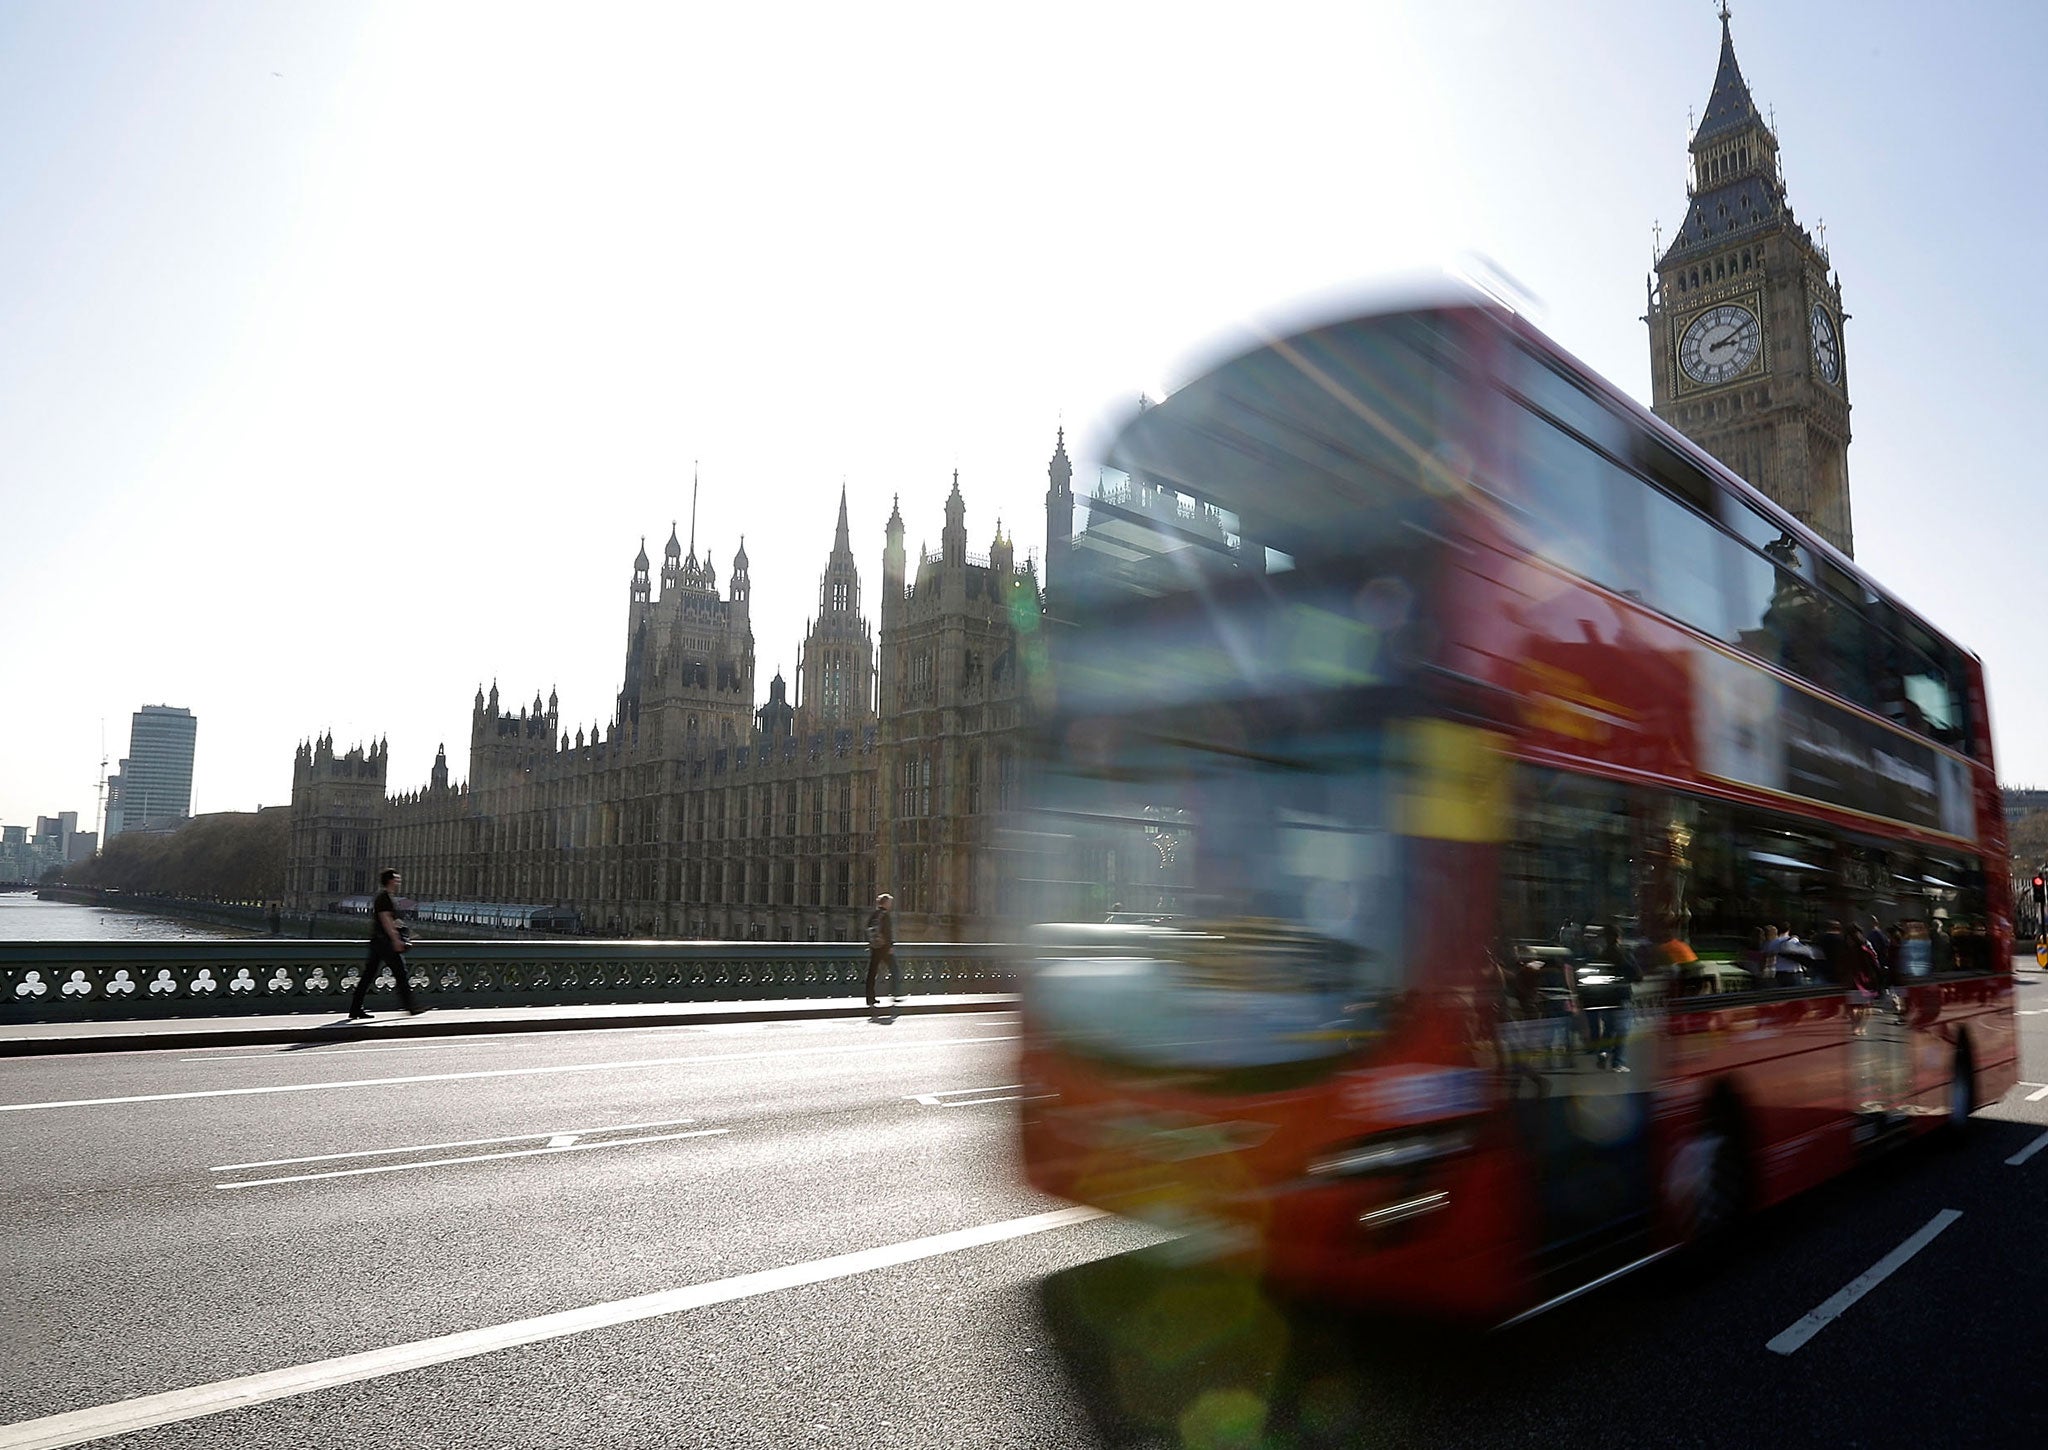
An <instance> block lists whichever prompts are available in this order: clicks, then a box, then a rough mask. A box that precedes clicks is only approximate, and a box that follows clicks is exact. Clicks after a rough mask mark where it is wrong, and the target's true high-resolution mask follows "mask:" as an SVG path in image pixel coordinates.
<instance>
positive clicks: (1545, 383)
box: [1508, 352, 1634, 458]
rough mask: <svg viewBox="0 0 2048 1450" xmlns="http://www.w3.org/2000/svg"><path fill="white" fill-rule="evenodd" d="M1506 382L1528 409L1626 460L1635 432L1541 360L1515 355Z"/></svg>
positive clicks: (1582, 389) (1600, 403) (1526, 355)
mask: <svg viewBox="0 0 2048 1450" xmlns="http://www.w3.org/2000/svg"><path fill="white" fill-rule="evenodd" d="M1511 366H1512V372H1511V373H1510V375H1509V377H1508V382H1509V384H1510V386H1512V387H1513V388H1514V389H1515V390H1516V391H1517V392H1519V393H1520V394H1521V395H1522V396H1523V397H1524V398H1526V399H1528V401H1529V404H1530V406H1532V407H1534V408H1535V409H1537V410H1538V411H1539V412H1542V413H1546V414H1548V415H1549V416H1550V417H1552V418H1554V419H1556V420H1557V421H1558V422H1560V423H1562V424H1563V425H1564V426H1565V427H1567V428H1569V429H1571V430H1572V431H1573V432H1575V433H1577V434H1578V435H1579V436H1580V437H1582V438H1584V439H1586V440H1587V441H1588V442H1590V443H1592V444H1594V445H1595V446H1597V447H1600V448H1604V449H1606V450H1607V451H1608V452H1610V453H1612V454H1614V455H1615V456H1616V457H1623V458H1625V457H1627V456H1628V454H1627V450H1628V447H1629V439H1630V437H1631V435H1632V434H1633V432H1634V430H1633V429H1632V428H1631V427H1630V426H1629V425H1628V423H1627V422H1626V421H1625V420H1624V419H1622V418H1620V417H1618V416H1616V415H1615V414H1614V413H1613V412H1612V411H1611V410H1609V409H1608V407H1607V405H1606V404H1604V403H1602V402H1600V401H1599V400H1598V399H1596V398H1594V397H1593V396H1592V395H1591V394H1589V393H1587V392H1586V390H1585V389H1584V388H1581V387H1580V386H1579V385H1578V384H1577V383H1575V382H1573V381H1572V380H1571V379H1570V378H1567V377H1566V376H1565V375H1564V374H1562V373H1560V372H1558V371H1557V370H1556V369H1555V368H1553V367H1551V366H1550V365H1549V364H1548V363H1545V362H1544V361H1543V360H1542V359H1540V358H1537V357H1533V356H1531V355H1530V354H1528V353H1525V352H1517V353H1515V354H1514V361H1513V363H1512V364H1511Z"/></svg>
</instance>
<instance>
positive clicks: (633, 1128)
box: [207, 1118, 697, 1173]
mask: <svg viewBox="0 0 2048 1450" xmlns="http://www.w3.org/2000/svg"><path fill="white" fill-rule="evenodd" d="M696 1121H697V1120H696V1119H695V1118H664V1119H662V1120H661V1121H660V1122H658V1123H607V1124H606V1125H605V1126H604V1127H602V1128H555V1129H551V1130H550V1131H548V1132H546V1133H513V1134H511V1135H510V1136H508V1137H504V1138H456V1139H453V1140H451V1141H449V1142H446V1143H407V1144H405V1145H403V1146H402V1147H397V1148H356V1149H353V1150H351V1151H350V1152H347V1153H312V1154H308V1155H307V1156H306V1157H304V1158H262V1159H258V1160H257V1161H256V1162H254V1163H223V1164H221V1165H220V1166H219V1167H216V1168H211V1169H208V1170H207V1171H208V1172H211V1173H232V1172H233V1171H235V1170H236V1169H238V1168H286V1167H289V1166H290V1165H292V1164H294V1163H332V1162H333V1161H334V1160H335V1159H337V1158H381V1157H389V1156H390V1155H391V1154H393V1153H433V1152H437V1151H439V1150H440V1149H442V1148H487V1147H489V1146H490V1145H491V1144H493V1143H526V1142H530V1141H532V1140H533V1139H535V1138H551V1137H555V1136H557V1135H566V1136H568V1137H571V1138H588V1137H589V1136H590V1135H591V1134H593V1133H637V1132H639V1131H640V1130H641V1129H643V1128H680V1127H682V1126H683V1124H685V1123H694V1122H696Z"/></svg>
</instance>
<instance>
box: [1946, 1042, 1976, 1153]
mask: <svg viewBox="0 0 2048 1450" xmlns="http://www.w3.org/2000/svg"><path fill="white" fill-rule="evenodd" d="M1976 1109H1977V1061H1976V1056H1975V1054H1973V1053H1972V1052H1971V1051H1970V1039H1969V1038H1967V1037H1961V1038H1958V1039H1957V1040H1956V1058H1955V1066H1954V1068H1953V1070H1952V1072H1951V1075H1950V1077H1949V1083H1948V1114H1947V1116H1946V1117H1945V1118H1944V1120H1943V1122H1942V1136H1943V1137H1944V1138H1946V1139H1947V1140H1948V1141H1949V1142H1950V1143H1952V1144H1961V1143H1962V1141H1963V1139H1964V1138H1965V1137H1966V1136H1968V1134H1969V1130H1970V1114H1971V1113H1973V1112H1975V1111H1976Z"/></svg>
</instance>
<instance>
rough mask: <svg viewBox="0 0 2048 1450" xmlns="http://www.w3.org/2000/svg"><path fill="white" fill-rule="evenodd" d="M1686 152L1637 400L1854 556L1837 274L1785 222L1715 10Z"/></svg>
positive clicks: (1760, 122) (1770, 137)
mask: <svg viewBox="0 0 2048 1450" xmlns="http://www.w3.org/2000/svg"><path fill="white" fill-rule="evenodd" d="M1691 149H1692V173H1693V174H1692V181H1691V183H1690V185H1689V186H1688V187H1687V188H1686V190H1687V192H1688V195H1689V197H1690V204H1689V205H1688V207H1687V209H1686V214H1685V222H1684V224H1683V225H1682V226H1680V227H1679V229H1678V234H1677V235H1676V236H1675V237H1673V238H1672V241H1671V245H1670V246H1669V247H1668V248H1666V249H1665V251H1664V254H1663V255H1662V256H1661V257H1660V258H1659V259H1658V261H1657V271H1656V276H1655V277H1654V279H1652V285H1651V291H1650V299H1649V301H1650V305H1649V312H1648V314H1647V316H1646V317H1645V318H1644V321H1645V322H1646V323H1647V324H1648V325H1649V329H1650V399H1651V404H1650V405H1651V407H1652V408H1653V409H1654V410H1655V411H1656V413H1657V416H1658V417H1660V418H1662V419H1664V421H1665V422H1667V423H1670V424H1671V425H1672V426H1673V427H1675V428H1677V429H1678V430H1679V431H1680V432H1682V433H1684V434H1685V435H1686V436H1687V437H1689V438H1691V439H1692V440H1693V441H1694V442H1696V443H1698V444H1699V445H1700V446H1701V447H1702V448H1705V449H1706V450H1707V451H1708V452H1710V453H1712V454H1713V455H1714V456H1715V457H1716V458H1719V459H1720V460H1721V461H1722V462H1723V463H1725V464H1727V465H1728V466H1729V467H1730V468H1732V469H1734V470H1735V471H1736V472H1737V473H1739V474H1741V475H1742V476H1743V477H1744V478H1746V479H1748V480H1749V482H1751V483H1752V484H1754V485H1755V486H1756V487H1757V488H1759V489H1761V490H1762V491H1763V492H1764V493H1766V494H1769V495H1770V496H1771V497H1772V498H1773V499H1776V500H1777V501H1778V503H1779V504H1781V505H1783V506H1784V508H1785V509H1787V510H1788V511H1789V512H1790V513H1792V514H1793V515H1794V516H1795V517H1797V518H1799V519H1800V520H1802V521H1803V522H1805V523H1807V524H1808V525H1810V526H1811V527H1812V528H1813V529H1814V530H1815V531H1816V532H1818V533H1819V534H1820V536H1821V537H1822V538H1824V539H1826V540H1827V541H1828V542H1829V543H1831V544H1833V545H1835V547H1837V548H1838V549H1840V550H1841V551H1842V552H1843V553H1845V554H1848V553H1853V552H1854V549H1853V545H1854V531H1853V529H1852V527H1851V520H1850V515H1849V377H1848V372H1847V370H1846V368H1847V364H1846V361H1845V359H1844V356H1843V350H1842V328H1843V324H1844V321H1845V320H1846V317H1847V314H1845V313H1844V312H1843V311H1842V289H1841V279H1840V278H1839V276H1836V275H1834V274H1832V273H1831V272H1830V271H1829V264H1828V254H1827V251H1826V249H1825V248H1824V247H1823V246H1822V245H1821V244H1820V243H1819V242H1817V241H1816V240H1815V239H1814V238H1813V237H1812V236H1811V235H1809V234H1808V233H1807V231H1806V229H1805V228H1804V227H1802V226H1800V225H1799V223H1798V222H1797V221H1795V220H1794V219H1793V216H1792V208H1791V206H1790V204H1789V203H1788V202H1787V201H1786V199H1785V178H1784V173H1783V171H1782V169H1781V168H1780V166H1779V163H1778V138H1777V135H1776V133H1775V132H1774V131H1773V130H1772V129H1771V127H1770V126H1769V125H1767V124H1766V123H1765V121H1764V118H1763V116H1761V115H1760V114H1759V113H1758V111H1757V108H1756V102H1755V101H1754V100H1752V99H1751V98H1750V93H1749V86H1748V83H1747V82H1745V81H1744V80H1743V78H1742V71H1741V69H1740V67H1738V66H1737V65H1736V63H1735V44H1734V42H1733V40H1732V39H1730V36H1729V32H1728V19H1727V15H1726V14H1725V11H1724V14H1723V15H1722V19H1721V62H1720V68H1719V69H1718V71H1717V72H1716V73H1715V76H1714V89H1713V93H1712V95H1711V96H1710V97H1709V98H1708V100H1707V109H1706V113H1705V114H1704V115H1703V116H1701V118H1700V123H1699V128H1698V130H1697V131H1696V132H1695V133H1694V135H1693V139H1692V148H1691Z"/></svg>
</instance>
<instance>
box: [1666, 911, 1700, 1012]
mask: <svg viewBox="0 0 2048 1450" xmlns="http://www.w3.org/2000/svg"><path fill="white" fill-rule="evenodd" d="M1660 926H1661V929H1660V931H1659V932H1658V936H1659V938H1660V939H1659V941H1658V943H1657V949H1656V953H1657V964H1658V965H1659V966H1661V967H1663V968H1665V969H1666V970H1668V971H1669V972H1670V973H1671V995H1672V996H1674V997H1696V996H1698V995H1699V994H1700V993H1701V992H1703V991H1705V990H1706V987H1707V979H1706V974H1705V973H1704V972H1702V971H1701V970H1700V958H1699V953H1698V952H1696V951H1694V950H1693V949H1692V946H1691V945H1690V944H1689V943H1688V942H1687V941H1686V939H1685V935H1684V933H1683V931H1682V930H1681V929H1680V923H1679V920H1678V918H1677V917H1675V916H1667V917H1665V918H1664V920H1663V921H1662V923H1661V924H1660Z"/></svg>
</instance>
